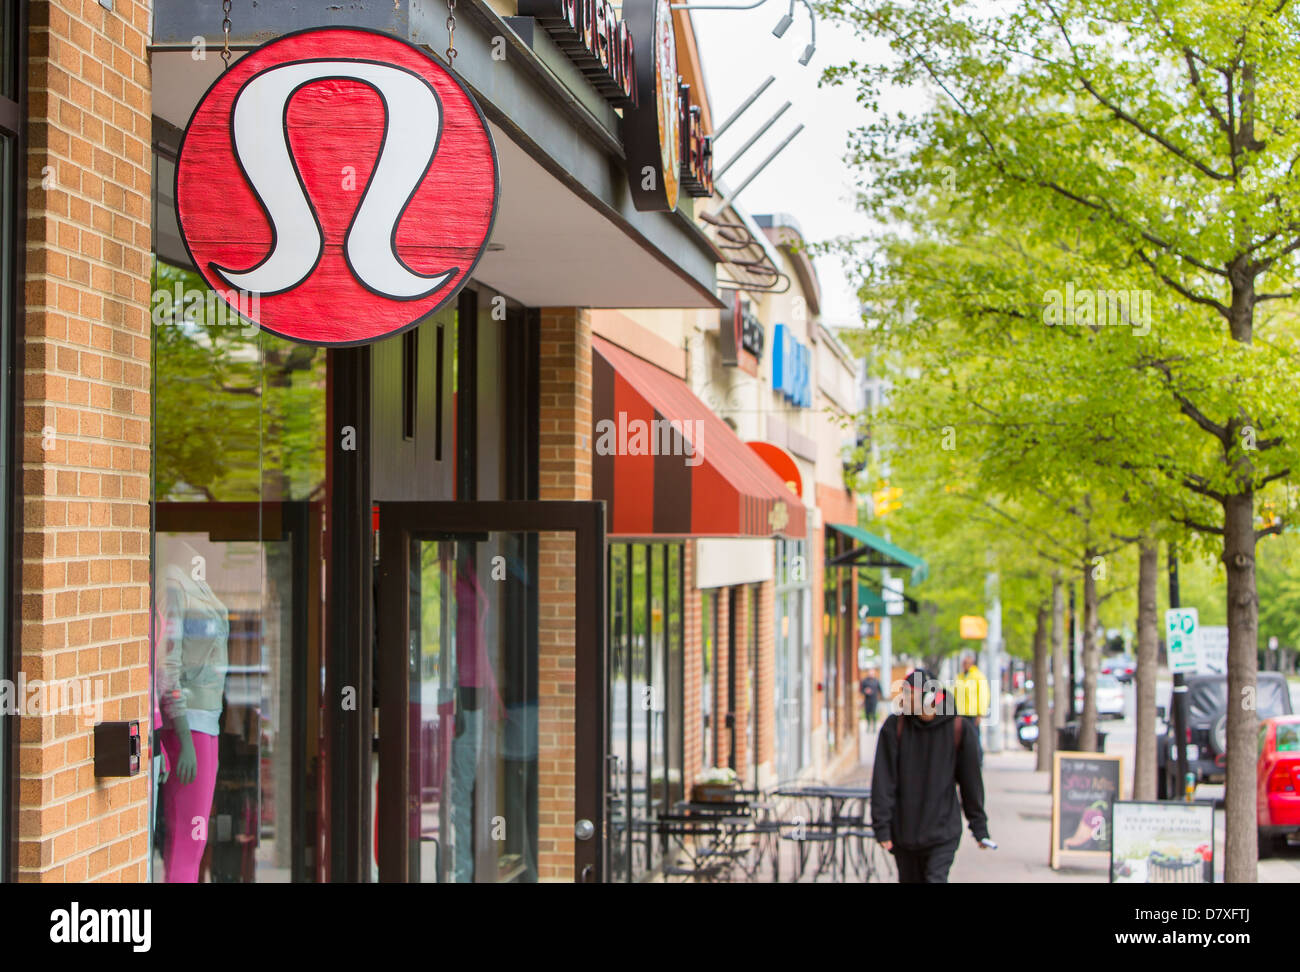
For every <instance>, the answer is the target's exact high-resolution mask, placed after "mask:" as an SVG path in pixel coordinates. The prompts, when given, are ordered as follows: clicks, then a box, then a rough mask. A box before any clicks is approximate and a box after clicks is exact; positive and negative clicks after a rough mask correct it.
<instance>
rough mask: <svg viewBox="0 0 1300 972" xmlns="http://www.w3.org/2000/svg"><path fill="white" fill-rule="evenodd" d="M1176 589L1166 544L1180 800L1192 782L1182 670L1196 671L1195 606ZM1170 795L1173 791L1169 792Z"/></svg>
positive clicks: (1173, 562)
mask: <svg viewBox="0 0 1300 972" xmlns="http://www.w3.org/2000/svg"><path fill="white" fill-rule="evenodd" d="M1180 603H1181V601H1180V599H1179V592H1178V557H1177V555H1176V554H1175V553H1174V547H1173V544H1170V545H1169V610H1168V611H1166V612H1165V655H1166V656H1167V657H1168V660H1169V671H1170V673H1171V674H1172V675H1173V677H1174V689H1173V693H1172V695H1171V697H1170V699H1169V703H1170V708H1172V709H1173V717H1174V753H1175V754H1176V759H1177V761H1178V778H1179V779H1180V780H1182V781H1183V799H1185V800H1191V798H1192V788H1193V784H1194V783H1195V781H1194V780H1193V779H1191V778H1190V777H1191V774H1190V773H1189V772H1188V769H1187V681H1186V676H1185V673H1186V672H1188V671H1192V672H1194V671H1196V627H1197V622H1198V620H1199V619H1198V617H1197V613H1196V608H1181V607H1179V604H1180ZM1170 796H1171V797H1172V796H1173V794H1172V793H1171V794H1170Z"/></svg>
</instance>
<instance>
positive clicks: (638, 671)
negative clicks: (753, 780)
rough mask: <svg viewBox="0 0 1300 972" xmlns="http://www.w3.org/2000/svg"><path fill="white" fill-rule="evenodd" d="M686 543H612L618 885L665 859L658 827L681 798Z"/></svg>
mask: <svg viewBox="0 0 1300 972" xmlns="http://www.w3.org/2000/svg"><path fill="white" fill-rule="evenodd" d="M682 583H683V573H682V557H681V544H626V543H611V544H610V545H609V597H610V611H609V618H610V621H609V624H610V638H609V672H610V676H609V686H610V707H609V708H610V727H609V732H610V740H609V752H610V755H611V759H610V765H611V779H610V788H609V800H610V814H609V820H610V823H609V858H610V869H611V875H612V879H613V880H615V881H629V880H638V879H640V878H642V877H644V876H646V875H647V874H649V873H650V872H651V871H653V870H654V869H655V868H656V867H658V866H659V865H660V864H661V863H662V861H663V855H664V853H665V844H664V842H663V841H662V840H660V839H659V838H657V837H656V835H655V833H654V821H655V819H656V818H657V816H658V815H659V814H661V813H664V812H667V811H670V810H671V809H672V807H673V806H674V805H675V804H677V803H678V802H680V801H681V800H682V796H683V794H682V782H681V781H682V761H683V751H682V740H683V731H682V729H683V726H682V677H683V657H682V656H683V652H682V644H683V637H684V629H683V616H682V604H683V601H682Z"/></svg>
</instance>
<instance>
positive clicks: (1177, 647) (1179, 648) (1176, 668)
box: [1165, 608, 1198, 675]
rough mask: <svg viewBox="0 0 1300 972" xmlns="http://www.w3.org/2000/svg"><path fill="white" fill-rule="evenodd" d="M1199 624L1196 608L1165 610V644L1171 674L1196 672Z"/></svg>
mask: <svg viewBox="0 0 1300 972" xmlns="http://www.w3.org/2000/svg"><path fill="white" fill-rule="evenodd" d="M1197 626H1198V618H1197V612H1196V608H1170V609H1169V610H1168V611H1166V612H1165V645H1166V653H1167V655H1168V657H1169V673H1170V674H1171V675H1191V674H1193V673H1195V671H1196V648H1197V632H1196V629H1197Z"/></svg>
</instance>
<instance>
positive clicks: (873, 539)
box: [826, 523, 926, 583]
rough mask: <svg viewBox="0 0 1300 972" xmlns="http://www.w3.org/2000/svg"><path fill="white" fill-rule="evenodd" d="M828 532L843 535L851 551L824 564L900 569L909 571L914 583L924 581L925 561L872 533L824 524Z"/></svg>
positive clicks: (857, 528) (848, 525)
mask: <svg viewBox="0 0 1300 972" xmlns="http://www.w3.org/2000/svg"><path fill="white" fill-rule="evenodd" d="M826 526H827V528H828V529H831V530H835V531H837V532H838V533H842V534H844V536H846V537H848V538H849V540H851V541H852V542H853V543H854V547H853V549H851V550H849V551H848V552H847V553H842V554H840V555H839V556H837V557H833V558H831V559H830V560H828V561H827V566H829V567H901V568H903V569H905V570H910V571H911V572H912V581H913V583H918V582H920V581H923V580H925V575H926V566H925V561H924V560H922V559H921V558H920V557H918V556H916V555H915V554H910V553H908V552H907V551H906V550H904V549H903V548H902V547H897V546H895V545H894V544H892V543H890V542H889V541H888V540H885V539H883V538H881V537H878V536H876V535H875V534H874V533H868V532H867V531H866V530H864V529H862V527H859V526H853V525H851V524H848V523H827V524H826Z"/></svg>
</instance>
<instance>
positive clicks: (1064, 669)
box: [1039, 570, 1070, 748]
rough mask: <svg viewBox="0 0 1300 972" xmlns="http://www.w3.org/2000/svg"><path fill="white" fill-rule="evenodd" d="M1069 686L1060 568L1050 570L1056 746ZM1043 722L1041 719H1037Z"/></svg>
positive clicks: (1053, 734)
mask: <svg viewBox="0 0 1300 972" xmlns="http://www.w3.org/2000/svg"><path fill="white" fill-rule="evenodd" d="M1069 686H1070V664H1069V661H1067V660H1066V655H1065V582H1063V580H1062V578H1061V572H1060V570H1053V572H1052V719H1050V720H1048V721H1047V724H1048V725H1049V726H1050V728H1052V732H1050V733H1049V743H1050V746H1052V748H1056V730H1057V729H1060V728H1061V726H1062V725H1065V717H1066V713H1067V712H1069V711H1070V700H1069V697H1067V695H1066V693H1067V691H1069ZM1039 721H1040V723H1043V721H1044V720H1043V719H1041V717H1040V719H1039Z"/></svg>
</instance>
